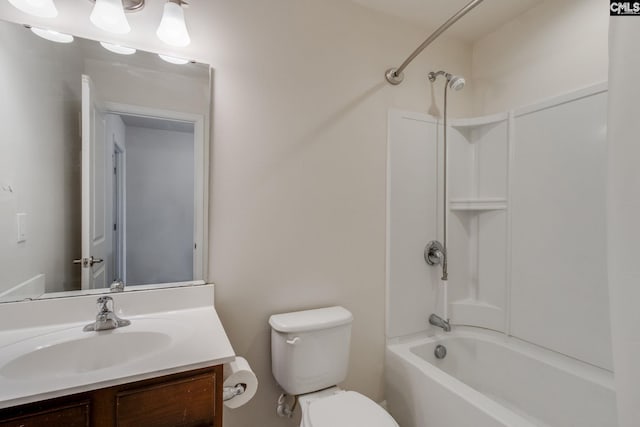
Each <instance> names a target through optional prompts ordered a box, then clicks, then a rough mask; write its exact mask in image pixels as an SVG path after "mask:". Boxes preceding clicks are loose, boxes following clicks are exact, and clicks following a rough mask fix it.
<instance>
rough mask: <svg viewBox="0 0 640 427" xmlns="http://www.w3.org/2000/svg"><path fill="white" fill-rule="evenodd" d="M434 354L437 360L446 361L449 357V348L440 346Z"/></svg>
mask: <svg viewBox="0 0 640 427" xmlns="http://www.w3.org/2000/svg"><path fill="white" fill-rule="evenodd" d="M433 354H435V355H436V359H444V358H445V356H446V355H447V348H446V347H445V346H443V345H440V344H438V345H437V346H436V349H435V350H434V351H433Z"/></svg>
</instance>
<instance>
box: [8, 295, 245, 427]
mask: <svg viewBox="0 0 640 427" xmlns="http://www.w3.org/2000/svg"><path fill="white" fill-rule="evenodd" d="M110 296H111V297H112V298H113V302H114V306H113V308H114V312H115V313H117V316H118V317H119V318H121V319H126V320H130V321H131V324H130V325H128V326H124V327H118V328H115V329H110V330H102V331H86V330H85V329H86V328H85V326H87V325H93V324H95V321H96V314H97V312H98V308H99V307H97V306H96V304H95V303H96V300H97V296H95V295H84V296H80V297H75V298H60V299H48V300H39V301H31V302H28V303H27V302H23V303H7V304H3V305H2V306H1V307H0V350H1V351H0V426H1V427H5V426H48V427H49V426H65V427H71V426H115V425H117V426H129V425H131V426H178V425H179V426H220V425H222V410H221V405H222V383H223V369H222V365H223V364H224V363H227V362H230V361H232V360H233V359H234V357H235V354H234V352H233V348H232V347H231V344H230V343H229V340H228V338H227V336H226V333H225V331H224V329H223V327H222V324H221V323H220V320H219V318H218V315H217V313H216V311H215V309H214V304H213V303H214V301H213V285H202V286H192V287H177V288H166V289H153V290H140V291H127V292H123V293H118V294H115V293H113V294H111V295H110ZM26 307H29V310H30V311H29V312H30V313H31V315H30V316H25V315H24V310H25V309H26ZM19 312H22V313H23V314H22V316H18V315H17V313H19ZM11 324H12V327H11V328H9V326H8V325H11Z"/></svg>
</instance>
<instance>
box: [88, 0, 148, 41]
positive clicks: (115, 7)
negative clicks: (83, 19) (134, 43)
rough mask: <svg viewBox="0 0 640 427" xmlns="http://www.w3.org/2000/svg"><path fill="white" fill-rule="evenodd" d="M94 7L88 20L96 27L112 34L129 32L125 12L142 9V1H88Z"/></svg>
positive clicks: (129, 28)
mask: <svg viewBox="0 0 640 427" xmlns="http://www.w3.org/2000/svg"><path fill="white" fill-rule="evenodd" d="M90 1H95V3H96V4H95V6H93V10H92V11H91V15H89V20H91V22H92V23H93V25H95V26H96V27H98V28H100V29H102V30H105V31H108V32H110V33H114V34H126V33H128V32H129V31H131V27H130V26H129V22H128V21H127V17H126V16H124V13H125V12H137V11H139V10H141V9H142V8H143V7H144V0H90Z"/></svg>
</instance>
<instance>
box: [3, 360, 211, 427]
mask: <svg viewBox="0 0 640 427" xmlns="http://www.w3.org/2000/svg"><path fill="white" fill-rule="evenodd" d="M222 375H223V374H222V365H217V366H214V367H211V368H203V369H196V370H191V371H187V372H184V373H179V374H173V375H166V376H161V377H157V378H152V379H149V380H144V381H137V382H132V383H127V384H122V385H118V386H113V387H106V388H101V389H97V390H92V391H89V392H85V393H78V394H73V395H70V396H65V397H60V398H56V399H50V400H45V401H41V402H36V403H31V404H26V405H20V406H18V407H13V408H8V409H3V410H0V427H14V426H15V427H18V426H25V427H26V426H47V427H75V426H87V427H88V426H96V427H102V426H104V427H107V426H116V425H117V426H213V427H219V426H222Z"/></svg>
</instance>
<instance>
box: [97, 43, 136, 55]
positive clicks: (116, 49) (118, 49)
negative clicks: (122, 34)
mask: <svg viewBox="0 0 640 427" xmlns="http://www.w3.org/2000/svg"><path fill="white" fill-rule="evenodd" d="M100 45H101V46H102V47H103V48H105V49H107V50H108V51H110V52H113V53H117V54H119V55H133V54H134V53H136V49H134V48H132V47H127V46H121V45H119V44H113V43H107V42H100Z"/></svg>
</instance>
